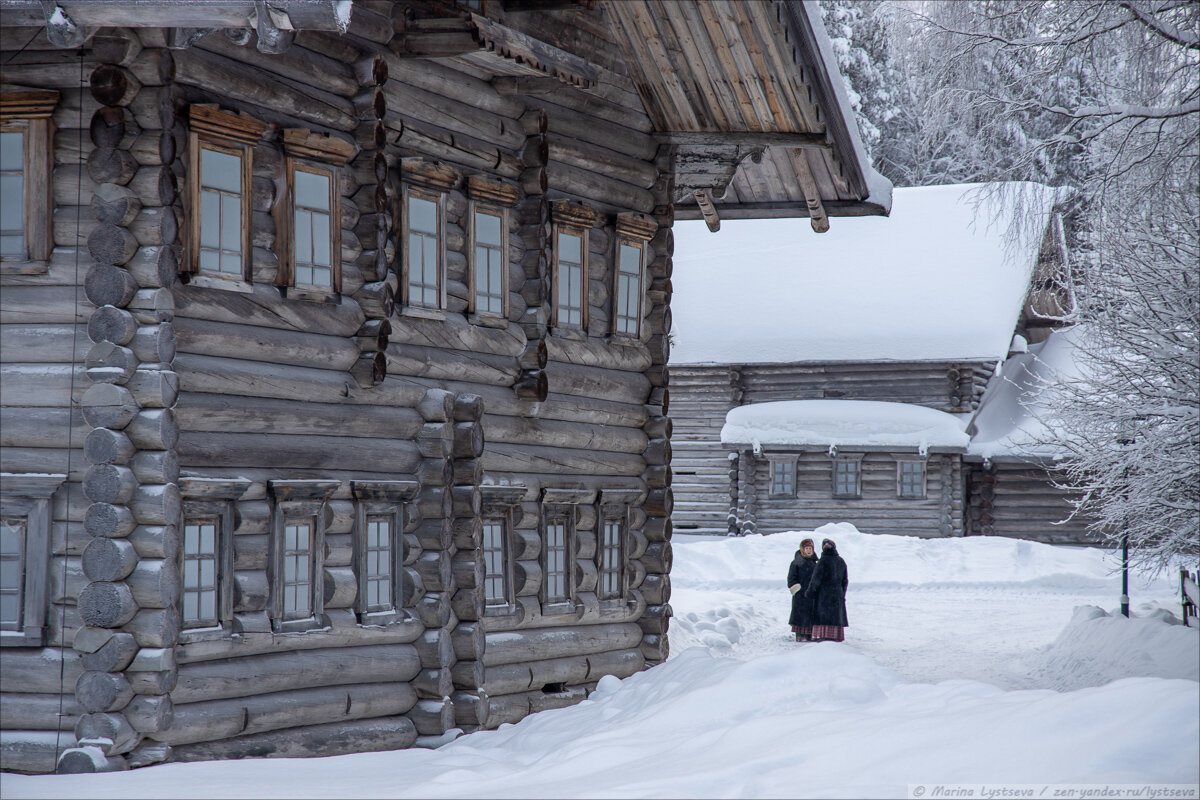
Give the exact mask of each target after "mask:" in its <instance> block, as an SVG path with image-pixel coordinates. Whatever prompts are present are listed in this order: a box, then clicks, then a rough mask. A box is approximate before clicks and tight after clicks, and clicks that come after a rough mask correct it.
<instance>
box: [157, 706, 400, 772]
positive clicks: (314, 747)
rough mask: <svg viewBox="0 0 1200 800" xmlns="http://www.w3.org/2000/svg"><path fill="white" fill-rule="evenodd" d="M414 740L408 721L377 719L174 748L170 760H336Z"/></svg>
mask: <svg viewBox="0 0 1200 800" xmlns="http://www.w3.org/2000/svg"><path fill="white" fill-rule="evenodd" d="M416 740H417V729H416V726H414V725H413V723H412V720H410V719H409V718H408V717H399V716H397V717H377V718H374V719H365V720H359V721H355V722H328V723H325V724H322V725H310V726H306V727H297V728H287V729H285V730H279V731H272V732H270V733H256V734H251V735H249V736H234V737H232V738H228V739H221V740H218V741H215V742H202V743H198V744H189V745H181V746H176V747H174V748H172V754H171V760H172V761H179V762H183V761H215V760H224V759H233V758H308V757H314V756H336V755H345V754H349V753H372V752H379V751H384V750H403V749H405V748H408V747H411V746H412V745H413V743H414V742H415V741H416Z"/></svg>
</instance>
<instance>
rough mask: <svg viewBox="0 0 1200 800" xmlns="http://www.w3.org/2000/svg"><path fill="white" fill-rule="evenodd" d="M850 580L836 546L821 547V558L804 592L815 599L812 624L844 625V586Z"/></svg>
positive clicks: (845, 621)
mask: <svg viewBox="0 0 1200 800" xmlns="http://www.w3.org/2000/svg"><path fill="white" fill-rule="evenodd" d="M849 585H850V580H849V577H848V574H847V572H846V562H845V561H843V560H842V557H841V556H839V555H838V551H837V548H836V547H828V548H826V547H822V548H821V560H820V561H818V562H817V568H816V569H815V570H813V577H812V581H811V582H810V583H809V585H808V588H807V589H805V590H804V593H805V594H806V595H808V596H809V597H811V598H813V599H814V600H816V619H815V620H814V622H813V624H814V625H838V626H841V627H843V628H844V627H846V626H847V625H849V624H850V623H849V621H848V620H847V619H846V587H847V586H849Z"/></svg>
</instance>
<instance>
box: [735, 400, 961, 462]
mask: <svg viewBox="0 0 1200 800" xmlns="http://www.w3.org/2000/svg"><path fill="white" fill-rule="evenodd" d="M965 424H966V419H965V418H964V416H963V415H955V414H947V413H946V412H945V411H938V410H937V409H933V408H925V407H924V406H914V405H909V404H907V403H884V402H880V401H876V400H783V401H780V402H775V403H753V404H751V405H747V406H739V407H738V408H735V409H733V410H732V411H730V412H729V413H728V414H727V415H726V417H725V427H723V428H722V429H721V443H722V444H733V445H745V444H750V445H754V446H755V447H756V448H757V447H758V446H759V445H768V446H771V445H776V446H778V445H784V446H792V447H801V446H806V445H807V446H813V445H815V446H819V447H829V446H832V445H837V446H839V447H881V448H882V447H886V448H889V449H894V448H914V449H916V450H919V451H920V452H925V451H926V450H928V449H929V448H931V447H936V448H939V449H956V450H962V449H963V448H965V447H966V446H967V434H966V433H965V432H964V431H963V427H964V425H965Z"/></svg>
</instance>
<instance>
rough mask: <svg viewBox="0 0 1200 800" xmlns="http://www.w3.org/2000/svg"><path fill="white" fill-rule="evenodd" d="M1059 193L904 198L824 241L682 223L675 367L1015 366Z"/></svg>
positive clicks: (786, 226) (772, 229)
mask: <svg viewBox="0 0 1200 800" xmlns="http://www.w3.org/2000/svg"><path fill="white" fill-rule="evenodd" d="M1056 194H1057V190H1054V189H1051V188H1049V187H1045V186H1041V185H1040V184H1033V183H1020V184H1009V185H1008V187H1007V190H1006V191H1004V192H1000V193H995V192H988V191H986V187H984V185H982V184H962V185H955V186H926V187H917V188H909V189H896V190H895V195H894V202H893V205H892V213H891V216H890V217H888V218H884V217H848V218H841V219H838V220H836V221H835V224H833V225H832V226H831V227H830V229H829V231H828V232H826V233H822V234H816V233H813V231H812V230H811V227H810V226H809V224H808V221H807V220H794V219H772V220H732V221H727V222H724V223H723V224H722V227H721V231H720V232H719V233H717V234H715V235H714V234H712V233H710V232H709V231H708V229H707V227H706V226H705V225H704V223H703V222H692V221H681V222H677V223H676V224H675V255H674V265H675V269H674V273H673V275H672V283H673V285H674V295H673V297H672V300H671V311H672V315H673V318H674V325H673V333H674V338H673V341H672V353H671V362H672V363H674V364H703V363H717V364H725V363H733V364H752V363H779V362H789V361H872V360H888V359H891V360H905V361H920V360H935V359H936V360H941V359H1000V358H1003V357H1004V355H1005V353H1006V352H1007V348H1008V344H1009V341H1010V340H1011V339H1012V335H1013V328H1014V327H1015V326H1016V323H1017V319H1018V317H1019V315H1020V312H1021V308H1022V305H1023V304H1024V301H1025V296H1026V294H1027V292H1028V289H1029V280H1030V277H1031V275H1032V271H1033V268H1034V265H1035V263H1036V261H1037V256H1038V251H1039V247H1040V244H1041V238H1042V233H1043V232H1044V231H1045V229H1046V225H1047V224H1048V222H1049V219H1050V212H1051V209H1052V207H1053V205H1054V202H1055V199H1056ZM1018 198H1019V199H1020V201H1023V202H1018ZM1022 206H1024V207H1028V208H1031V209H1033V210H1032V211H1031V212H1029V213H1026V214H1024V215H1022V216H1020V218H1019V219H1018V209H1019V208H1020V207H1022ZM977 212H978V213H977ZM1014 222H1018V226H1017V227H1018V228H1019V229H1020V230H1021V231H1022V232H1023V233H1024V235H1022V236H1020V237H1019V238H1018V240H1017V241H1015V242H1014V241H1013V240H1012V238H1011V237H1009V236H1008V233H1009V231H1010V227H1011V225H1012V223H1014Z"/></svg>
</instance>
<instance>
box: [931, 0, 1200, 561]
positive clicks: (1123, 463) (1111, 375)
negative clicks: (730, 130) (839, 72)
mask: <svg viewBox="0 0 1200 800" xmlns="http://www.w3.org/2000/svg"><path fill="white" fill-rule="evenodd" d="M915 19H916V20H917V21H918V24H922V25H924V26H925V36H926V37H928V38H927V39H926V41H932V40H941V41H942V42H943V44H944V45H945V46H946V48H947V49H946V52H945V54H944V56H942V57H941V61H940V71H939V80H941V81H942V86H941V87H940V88H939V89H938V90H936V92H935V94H934V96H936V97H937V107H938V109H939V110H940V113H943V114H945V115H946V117H947V122H946V124H947V125H951V126H952V125H954V124H962V125H964V126H965V129H966V131H967V132H968V133H969V135H970V136H971V137H972V138H973V139H974V143H973V146H974V148H975V149H973V150H972V149H965V150H957V149H956V148H952V149H955V150H956V152H954V153H952V154H951V156H950V157H952V158H963V159H965V161H966V167H967V169H968V170H969V169H970V168H971V167H972V166H978V165H980V164H982V163H984V162H983V161H980V160H979V159H980V157H982V158H983V159H992V163H993V164H994V171H993V174H990V175H989V176H988V177H989V178H990V179H993V180H996V179H1000V180H1013V179H1031V180H1037V181H1041V182H1043V183H1051V184H1061V185H1069V186H1071V187H1072V188H1073V189H1075V194H1074V198H1075V201H1074V209H1073V213H1074V216H1075V219H1076V220H1077V225H1076V228H1075V229H1076V231H1077V236H1076V241H1075V242H1074V245H1075V248H1074V250H1075V253H1076V256H1077V262H1076V268H1077V272H1076V275H1075V281H1076V282H1077V286H1076V296H1077V298H1078V310H1077V318H1076V319H1074V320H1072V321H1075V322H1078V323H1080V324H1081V325H1085V326H1086V330H1087V331H1088V332H1089V333H1088V337H1087V339H1086V340H1085V345H1084V347H1083V355H1082V358H1083V361H1084V363H1083V367H1084V368H1085V372H1086V373H1087V374H1088V375H1089V378H1088V380H1087V381H1086V382H1085V383H1083V384H1079V385H1076V386H1075V387H1074V388H1072V389H1068V395H1067V397H1068V402H1066V403H1065V404H1064V406H1063V408H1062V409H1061V411H1060V414H1059V419H1058V422H1059V423H1060V427H1061V428H1062V429H1063V431H1064V434H1065V438H1066V442H1067V444H1068V446H1069V447H1070V448H1071V450H1072V456H1071V458H1070V459H1069V460H1068V462H1067V464H1066V467H1067V475H1068V479H1069V483H1070V485H1071V486H1072V487H1073V488H1075V489H1078V490H1079V491H1080V492H1081V500H1080V510H1081V511H1084V512H1087V513H1089V514H1090V515H1094V516H1095V517H1096V518H1097V519H1098V530H1100V531H1102V532H1103V533H1105V535H1107V536H1110V537H1112V538H1113V540H1114V543H1116V542H1119V541H1120V539H1121V538H1122V537H1123V536H1124V535H1128V536H1129V539H1130V542H1131V544H1132V545H1133V546H1134V548H1135V550H1134V552H1135V556H1134V557H1135V560H1136V561H1138V562H1141V563H1142V564H1143V565H1145V566H1150V567H1155V566H1162V565H1164V564H1165V563H1166V561H1167V559H1168V558H1169V557H1170V555H1171V554H1179V553H1182V554H1186V555H1187V556H1188V557H1189V558H1190V559H1195V558H1197V557H1200V399H1198V398H1200V346H1198V337H1200V298H1198V291H1200V286H1198V273H1200V199H1198V198H1200V4H1197V3H1195V2H1183V1H1182V0H1121V2H1111V1H1110V0H1070V1H1064V0H1004V2H990V0H989V1H987V2H985V1H984V0H972V1H971V2H968V3H961V4H959V3H951V4H945V3H926V4H922V6H921V7H920V8H918V9H917V13H916V15H915ZM926 107H927V108H928V104H927V106H926ZM942 135H943V136H945V137H947V138H952V137H953V136H954V135H955V133H954V132H953V131H943V132H942Z"/></svg>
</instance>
